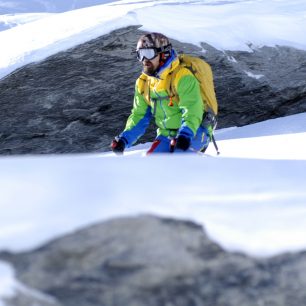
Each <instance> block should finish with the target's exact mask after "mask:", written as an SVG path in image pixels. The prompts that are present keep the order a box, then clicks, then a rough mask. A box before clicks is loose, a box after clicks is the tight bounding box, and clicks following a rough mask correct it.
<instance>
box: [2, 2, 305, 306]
mask: <svg viewBox="0 0 306 306" xmlns="http://www.w3.org/2000/svg"><path fill="white" fill-rule="evenodd" d="M101 3H104V4H101ZM97 4H101V5H97ZM91 5H97V6H91ZM86 6H91V7H86ZM72 9H73V10H72ZM67 10H70V11H67ZM66 11H67V12H66ZM0 13H2V15H0V28H1V29H2V31H1V32H0V41H1V48H0V78H2V77H5V76H6V75H7V74H9V73H10V72H12V71H13V70H14V69H16V68H19V67H21V66H23V65H25V64H28V63H31V62H35V61H39V60H42V59H44V58H45V57H47V56H50V55H52V54H55V53H57V52H59V51H61V50H65V49H67V48H70V47H73V46H75V45H77V44H79V43H82V42H85V41H88V40H90V39H93V38H95V37H98V36H100V35H103V34H107V33H109V32H110V31H112V30H115V29H117V28H121V27H124V26H129V25H139V24H141V25H143V26H142V29H143V30H150V31H151V30H152V31H153V30H154V31H161V32H163V33H166V34H167V35H168V36H169V37H171V38H176V39H179V40H180V41H184V42H190V43H195V44H198V45H199V44H200V42H202V41H205V42H207V43H209V44H211V45H212V46H214V47H216V48H218V49H220V50H244V51H248V52H252V49H254V48H256V47H260V46H262V45H268V46H276V45H288V46H292V47H296V48H300V49H303V50H306V36H305V35H304V33H302V30H303V29H305V28H306V27H305V25H306V2H305V1H304V0H293V1H290V2H289V1H285V0H266V1H260V0H253V1H251V0H250V1H243V0H241V1H238V0H236V1H217V0H207V1H204V0H203V1H196V0H194V1H192V0H176V1H172V0H171V1H157V0H156V1H153V0H146V1H137V0H133V1H119V2H111V1H102V0H101V1H94V0H92V1H91V0H83V1H82V0H79V1H61V0H57V1H55V0H52V1H51V0H49V1H47V0H45V1H34V0H27V2H26V5H25V1H24V0H14V1H8V0H6V1H0ZM21 13H22V14H21ZM231 60H232V61H235V59H234V58H231ZM246 73H249V72H248V71H246ZM249 76H250V77H253V78H257V77H261V76H260V74H257V75H253V74H249ZM305 122H306V113H303V114H299V115H294V116H288V117H285V118H278V119H274V120H268V121H265V122H260V123H257V124H253V125H249V126H245V127H240V128H237V127H231V128H228V129H222V130H218V131H217V133H216V138H217V141H218V146H219V149H220V151H221V154H220V155H219V156H216V153H215V151H214V147H213V145H211V146H210V148H209V150H208V152H207V155H206V156H205V157H203V156H199V155H180V156H175V155H171V156H155V157H145V155H144V154H145V150H146V149H147V148H148V147H149V145H150V144H143V145H138V146H136V147H135V148H132V149H131V150H129V151H127V152H126V154H125V155H124V156H123V157H117V156H115V155H114V154H113V153H101V154H84V155H61V156H56V155H54V156H52V155H51V156H39V157H38V156H14V157H1V158H0V169H1V171H0V186H1V196H0V210H1V214H0V226H1V231H0V250H4V249H6V250H11V251H22V250H27V249H31V248H34V247H37V246H39V245H41V244H42V243H46V242H47V241H49V240H50V239H53V238H55V237H59V236H61V235H64V234H67V233H69V232H71V231H74V230H76V229H79V228H81V227H83V226H87V225H89V224H92V223H94V222H100V221H103V220H107V219H109V218H113V217H121V216H130V215H139V214H142V213H152V214H155V215H160V216H167V217H174V218H181V219H189V220H192V221H195V222H198V223H200V224H203V226H204V227H205V229H206V230H207V232H208V234H209V236H210V237H211V238H212V239H214V240H215V241H217V242H218V243H220V244H221V245H222V246H223V247H224V248H226V249H227V250H229V251H242V252H245V253H247V254H250V255H252V256H272V255H276V254H279V253H282V252H291V251H299V250H304V249H305V248H306V236H305V234H304V233H305V231H306V222H305V219H306V189H305V186H306V175H305V169H306V144H305V137H306V125H305ZM16 290H24V291H23V292H28V293H29V292H31V291H29V290H28V289H26V288H25V287H23V285H22V284H19V283H18V282H17V281H16V280H15V278H14V271H13V269H12V267H10V266H9V265H7V264H6V263H4V262H0V305H1V306H3V303H4V302H2V301H1V298H4V297H7V296H12V295H13V294H14V292H16ZM31 294H36V295H37V293H35V292H34V293H33V292H32V293H31Z"/></svg>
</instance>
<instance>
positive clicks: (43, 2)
mask: <svg viewBox="0 0 306 306" xmlns="http://www.w3.org/2000/svg"><path fill="white" fill-rule="evenodd" d="M108 2H113V0H71V1H63V0H26V1H25V0H12V1H9V0H1V1H0V14H1V15H2V14H16V13H42V12H47V13H60V12H65V11H71V10H75V9H80V8H84V7H88V6H94V5H98V4H104V3H108Z"/></svg>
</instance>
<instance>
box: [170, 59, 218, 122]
mask: <svg viewBox="0 0 306 306" xmlns="http://www.w3.org/2000/svg"><path fill="white" fill-rule="evenodd" d="M179 60H180V65H179V66H181V67H182V66H183V67H185V68H187V69H189V70H190V71H191V72H192V73H193V75H194V76H195V77H196V79H197V80H198V82H199V83H200V89H201V96H202V100H203V103H204V106H205V110H206V111H210V112H211V113H213V115H215V116H216V115H217V114H218V102H217V98H216V93H215V88H214V80H213V74H212V70H211V67H210V65H209V64H208V63H206V62H205V61H204V60H202V59H201V58H199V57H194V56H191V55H186V54H181V55H179ZM178 71H179V69H178V68H177V69H175V70H174V71H173V73H172V76H171V81H170V82H169V89H168V92H169V93H170V96H174V97H175V100H179V98H178V95H177V92H176V90H175V88H174V86H173V85H172V83H173V80H174V79H175V75H176V73H177V72H178Z"/></svg>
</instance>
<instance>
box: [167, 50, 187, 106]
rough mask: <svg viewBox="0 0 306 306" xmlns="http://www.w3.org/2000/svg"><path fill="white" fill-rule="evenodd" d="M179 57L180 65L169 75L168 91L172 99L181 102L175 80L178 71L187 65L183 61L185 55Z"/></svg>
mask: <svg viewBox="0 0 306 306" xmlns="http://www.w3.org/2000/svg"><path fill="white" fill-rule="evenodd" d="M178 59H179V65H178V66H177V67H176V68H175V69H174V70H173V71H172V72H171V73H169V75H168V78H169V79H168V80H167V93H168V95H169V97H170V99H171V101H174V102H176V103H179V96H178V93H177V90H176V87H175V84H174V80H175V78H176V75H177V73H178V72H179V71H180V69H181V68H182V67H185V63H184V62H183V55H179V56H178Z"/></svg>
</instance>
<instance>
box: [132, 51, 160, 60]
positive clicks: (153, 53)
mask: <svg viewBox="0 0 306 306" xmlns="http://www.w3.org/2000/svg"><path fill="white" fill-rule="evenodd" d="M136 55H137V59H138V60H139V61H140V62H142V61H143V60H144V59H145V58H146V59H147V60H152V59H153V58H155V57H156V56H157V55H158V52H157V50H156V48H144V49H138V50H136Z"/></svg>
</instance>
